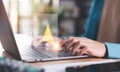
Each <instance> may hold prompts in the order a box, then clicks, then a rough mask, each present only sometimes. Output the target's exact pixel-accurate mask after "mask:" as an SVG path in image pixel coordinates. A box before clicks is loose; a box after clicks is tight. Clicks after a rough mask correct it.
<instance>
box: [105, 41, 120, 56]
mask: <svg viewBox="0 0 120 72" xmlns="http://www.w3.org/2000/svg"><path fill="white" fill-rule="evenodd" d="M105 45H106V48H107V55H108V58H120V44H115V43H107V42H106V43H105Z"/></svg>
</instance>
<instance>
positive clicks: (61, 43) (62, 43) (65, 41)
mask: <svg viewBox="0 0 120 72" xmlns="http://www.w3.org/2000/svg"><path fill="white" fill-rule="evenodd" d="M71 40H72V39H71V38H68V39H66V40H63V41H62V42H60V45H61V46H63V45H64V44H65V43H68V42H70V41H71Z"/></svg>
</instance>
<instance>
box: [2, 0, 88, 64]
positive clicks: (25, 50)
mask: <svg viewBox="0 0 120 72" xmlns="http://www.w3.org/2000/svg"><path fill="white" fill-rule="evenodd" d="M0 40H1V43H2V46H3V48H4V50H5V51H6V52H7V53H8V54H10V55H11V56H13V57H14V58H16V59H17V60H23V61H26V62H38V61H50V60H62V59H73V58H85V57H87V56H70V52H68V53H64V49H63V50H62V51H61V52H60V53H59V54H57V55H56V54H55V53H54V52H51V51H46V50H37V49H36V48H33V47H32V46H31V45H26V46H24V47H22V48H20V46H18V45H17V41H16V39H15V37H14V34H13V32H12V28H11V26H10V22H9V20H8V17H7V14H6V11H5V8H4V5H3V2H2V0H0Z"/></svg>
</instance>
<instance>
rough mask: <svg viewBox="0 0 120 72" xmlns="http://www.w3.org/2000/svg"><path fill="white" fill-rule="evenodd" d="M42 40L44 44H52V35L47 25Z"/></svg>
mask: <svg viewBox="0 0 120 72" xmlns="http://www.w3.org/2000/svg"><path fill="white" fill-rule="evenodd" d="M43 40H44V41H46V42H54V40H53V35H52V32H51V28H50V26H49V24H48V25H47V26H46V29H45V32H44V36H43Z"/></svg>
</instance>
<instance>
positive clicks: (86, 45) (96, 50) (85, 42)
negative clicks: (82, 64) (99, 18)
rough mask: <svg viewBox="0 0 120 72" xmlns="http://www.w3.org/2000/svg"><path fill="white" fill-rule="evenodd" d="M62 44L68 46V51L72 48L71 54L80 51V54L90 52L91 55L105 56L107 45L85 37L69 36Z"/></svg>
mask: <svg viewBox="0 0 120 72" xmlns="http://www.w3.org/2000/svg"><path fill="white" fill-rule="evenodd" d="M60 44H61V46H64V45H67V46H66V52H67V51H68V50H70V49H71V55H74V54H75V53H76V52H78V55H79V56H81V55H83V54H88V55H89V56H95V57H104V56H105V54H106V47H105V45H104V44H103V43H101V42H98V41H94V40H91V39H88V38H83V37H69V38H68V39H66V40H63V41H61V43H60Z"/></svg>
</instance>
